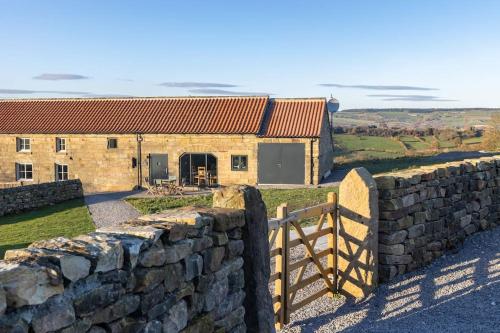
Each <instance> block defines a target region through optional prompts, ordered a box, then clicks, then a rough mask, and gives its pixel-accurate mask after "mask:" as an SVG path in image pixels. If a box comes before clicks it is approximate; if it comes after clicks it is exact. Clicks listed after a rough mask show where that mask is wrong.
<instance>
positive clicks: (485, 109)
mask: <svg viewBox="0 0 500 333" xmlns="http://www.w3.org/2000/svg"><path fill="white" fill-rule="evenodd" d="M495 111H500V108H451V109H449V108H431V109H426V108H391V109H375V108H373V109H345V110H342V111H340V112H410V113H430V112H495Z"/></svg>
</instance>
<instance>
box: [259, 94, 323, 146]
mask: <svg viewBox="0 0 500 333" xmlns="http://www.w3.org/2000/svg"><path fill="white" fill-rule="evenodd" d="M325 108H326V101H325V99H323V98H303V99H286V98H279V99H278V98H277V99H273V100H272V101H271V105H270V107H269V110H268V112H269V114H268V115H267V120H266V125H265V127H264V129H263V133H262V136H265V137H288V138H289V137H319V136H320V135H321V126H322V124H323V117H324V116H325V113H326V111H325Z"/></svg>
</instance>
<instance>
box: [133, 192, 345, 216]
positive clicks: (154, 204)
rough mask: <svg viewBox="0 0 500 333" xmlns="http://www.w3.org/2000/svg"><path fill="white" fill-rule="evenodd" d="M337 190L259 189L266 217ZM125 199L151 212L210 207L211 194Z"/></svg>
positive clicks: (312, 202) (313, 202)
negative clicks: (279, 208)
mask: <svg viewBox="0 0 500 333" xmlns="http://www.w3.org/2000/svg"><path fill="white" fill-rule="evenodd" d="M337 191H338V188H336V187H324V188H297V189H289V190H282V189H261V190H260V192H261V193H262V198H263V200H264V202H265V203H266V207H267V214H268V217H275V216H276V207H278V206H279V205H280V204H282V203H284V202H286V203H288V210H289V211H293V210H297V209H300V208H304V207H309V206H313V205H317V204H320V203H323V202H326V197H327V194H328V192H337ZM127 201H128V202H129V203H130V204H131V205H132V206H134V207H135V208H136V209H137V210H139V211H140V212H141V213H143V214H151V213H156V212H159V211H162V210H165V209H173V208H178V207H184V206H198V207H211V206H212V195H204V196H192V197H183V198H173V197H161V198H131V199H127Z"/></svg>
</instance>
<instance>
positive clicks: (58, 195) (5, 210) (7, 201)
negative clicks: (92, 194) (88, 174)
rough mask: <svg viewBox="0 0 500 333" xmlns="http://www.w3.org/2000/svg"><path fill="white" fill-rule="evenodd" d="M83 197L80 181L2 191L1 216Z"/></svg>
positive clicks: (0, 193) (34, 185) (0, 196)
mask: <svg viewBox="0 0 500 333" xmlns="http://www.w3.org/2000/svg"><path fill="white" fill-rule="evenodd" d="M81 197H83V190H82V183H81V182H80V180H78V179H76V180H67V181H61V182H52V183H43V184H32V185H26V186H19V187H13V188H6V189H0V216H3V215H7V214H14V213H19V212H22V211H27V210H32V209H36V208H40V207H44V206H49V205H53V204H56V203H59V202H63V201H66V200H71V199H75V198H81Z"/></svg>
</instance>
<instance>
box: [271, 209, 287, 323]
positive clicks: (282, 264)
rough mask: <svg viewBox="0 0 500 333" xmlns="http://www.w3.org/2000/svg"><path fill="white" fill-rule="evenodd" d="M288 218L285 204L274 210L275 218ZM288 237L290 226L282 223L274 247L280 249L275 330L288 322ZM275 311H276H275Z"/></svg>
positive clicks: (277, 264) (277, 261)
mask: <svg viewBox="0 0 500 333" xmlns="http://www.w3.org/2000/svg"><path fill="white" fill-rule="evenodd" d="M287 216H288V205H287V204H286V203H284V204H281V205H279V206H278V208H277V210H276V217H277V218H278V219H279V220H283V219H285V218H286V217H287ZM289 237H290V224H289V223H283V224H282V225H281V226H280V230H279V233H278V238H277V240H276V245H277V246H279V247H280V250H281V251H280V254H279V255H277V256H276V270H275V271H276V272H277V273H278V272H279V273H280V277H279V278H278V279H276V281H275V283H274V292H275V294H277V295H279V296H280V308H279V315H278V321H277V322H276V328H277V329H282V328H283V326H284V325H285V324H288V323H289V322H290V309H289V304H288V300H289V291H288V290H289V286H290V277H289V271H288V260H289V258H288V253H289V247H288V241H289ZM275 311H276V309H275Z"/></svg>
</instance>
